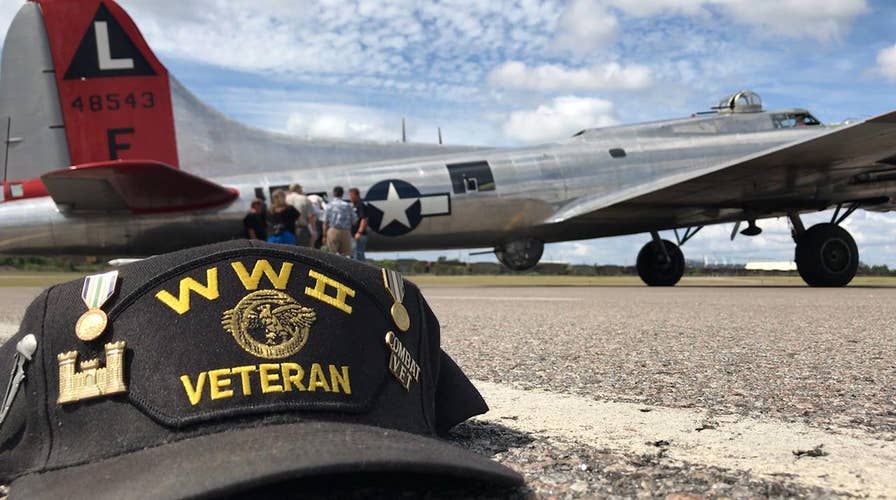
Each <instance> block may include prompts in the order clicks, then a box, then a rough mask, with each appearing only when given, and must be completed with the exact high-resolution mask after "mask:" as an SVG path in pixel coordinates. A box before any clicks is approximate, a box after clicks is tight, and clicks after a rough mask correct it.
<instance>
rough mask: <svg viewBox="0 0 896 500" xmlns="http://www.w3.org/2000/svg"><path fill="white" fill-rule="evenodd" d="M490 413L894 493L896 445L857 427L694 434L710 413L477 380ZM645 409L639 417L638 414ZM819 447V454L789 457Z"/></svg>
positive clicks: (629, 447) (733, 465) (857, 491)
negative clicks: (662, 441)
mask: <svg viewBox="0 0 896 500" xmlns="http://www.w3.org/2000/svg"><path fill="white" fill-rule="evenodd" d="M474 383H475V385H476V387H477V388H479V390H480V392H481V393H482V395H483V397H485V400H486V401H487V402H488V405H489V407H490V408H491V410H490V411H489V412H488V413H487V414H485V416H483V417H479V418H482V419H484V420H487V421H491V422H494V423H497V424H501V425H503V426H506V427H509V428H512V429H515V430H517V431H521V432H527V433H530V434H532V435H533V437H534V438H536V439H537V438H538V437H539V436H546V437H552V438H554V439H559V440H563V441H567V442H574V443H579V444H582V445H586V446H590V447H593V448H597V449H602V450H610V451H614V452H622V453H632V454H642V453H650V454H654V455H655V454H656V453H657V452H658V451H659V449H660V448H658V447H657V446H656V445H655V444H653V443H656V442H658V441H660V440H665V441H668V442H669V445H668V446H664V447H665V448H666V450H667V451H666V454H665V457H667V458H664V459H663V460H666V459H673V460H678V461H682V462H688V463H691V464H700V465H704V466H715V467H721V468H725V469H735V470H740V471H745V472H749V473H751V474H753V475H756V476H763V477H765V478H767V479H771V480H773V481H780V480H782V478H784V479H786V480H790V481H793V482H796V483H801V484H804V485H807V486H817V487H821V488H826V489H830V490H836V491H839V492H844V493H850V494H854V495H862V496H865V495H870V496H884V497H894V496H896V476H894V474H893V470H894V468H896V442H892V441H883V440H879V439H874V438H873V437H871V436H869V435H868V434H865V433H863V432H861V431H858V430H855V429H845V428H839V429H837V428H834V429H831V428H828V429H829V430H827V431H825V430H821V429H817V428H814V427H810V426H807V425H804V424H795V423H788V422H782V421H779V420H774V419H767V420H766V419H761V420H760V419H755V418H747V417H741V416H736V415H721V416H720V415H716V416H713V417H712V421H713V423H714V424H715V428H714V429H705V430H702V431H697V430H696V429H697V428H699V427H701V426H702V424H703V423H704V422H706V418H707V416H708V413H707V411H706V410H691V409H678V408H666V407H659V406H647V405H640V404H634V403H613V402H607V401H597V400H593V399H590V398H587V397H582V396H572V395H565V394H558V393H551V392H546V391H540V390H521V389H514V388H511V387H508V386H506V385H501V384H495V383H491V382H482V381H474ZM644 409H649V410H650V411H648V412H644V411H642V410H644ZM818 445H824V447H823V448H822V449H823V450H824V451H825V452H827V453H828V455H827V456H821V457H802V458H797V457H796V456H795V455H794V451H796V450H811V449H813V448H815V447H816V446H818Z"/></svg>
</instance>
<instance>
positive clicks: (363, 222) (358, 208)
mask: <svg viewBox="0 0 896 500" xmlns="http://www.w3.org/2000/svg"><path fill="white" fill-rule="evenodd" d="M348 198H349V200H351V202H352V208H353V209H354V210H355V216H356V218H357V219H358V222H356V223H355V224H352V236H353V237H354V239H355V245H354V246H355V252H354V258H355V260H357V261H360V262H364V261H365V260H367V259H366V258H365V256H364V250H365V249H366V248H367V210H366V209H365V208H364V202H363V201H361V191H359V190H358V188H351V189H349V190H348Z"/></svg>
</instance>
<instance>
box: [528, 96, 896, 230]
mask: <svg viewBox="0 0 896 500" xmlns="http://www.w3.org/2000/svg"><path fill="white" fill-rule="evenodd" d="M882 163H890V164H891V165H896V111H894V112H890V113H887V114H883V115H880V116H877V117H875V118H871V119H869V120H867V121H864V122H860V123H857V124H855V125H850V126H846V127H842V128H837V129H834V130H832V131H830V132H828V133H826V134H823V135H821V136H818V137H814V138H812V139H809V140H805V141H801V142H797V143H792V144H788V145H785V146H782V147H779V148H775V149H772V150H768V151H763V152H761V153H758V154H755V155H752V156H748V157H745V158H740V159H737V160H735V161H733V162H729V163H725V164H721V165H714V166H711V167H708V168H706V169H703V170H700V171H696V172H685V173H680V174H675V175H671V176H668V177H663V178H660V179H658V180H656V181H654V182H651V183H646V184H640V185H637V186H633V187H631V188H628V189H625V190H622V191H617V192H614V193H611V194H609V195H598V196H594V197H583V198H579V199H577V200H575V201H573V202H572V203H570V204H568V205H566V206H564V207H561V208H560V209H559V210H558V211H557V212H556V213H555V214H554V215H553V216H551V217H550V218H549V219H548V220H547V221H545V222H546V223H547V224H548V225H553V224H558V225H564V224H605V225H608V227H611V226H613V225H614V224H626V225H628V226H629V227H631V224H632V221H633V220H634V221H635V222H634V223H635V224H636V225H637V224H641V225H644V226H645V227H648V226H649V227H650V228H653V229H656V228H657V227H663V228H673V227H683V226H686V225H700V224H704V223H712V222H723V221H725V217H726V211H727V214H728V216H729V217H730V218H731V220H739V218H740V217H742V213H743V211H744V210H753V211H756V212H757V213H764V214H771V213H781V212H782V211H786V210H794V209H797V210H807V209H813V208H817V209H823V208H826V207H827V206H830V205H831V204H832V203H838V202H841V201H855V200H854V199H843V196H844V194H841V193H837V192H836V190H835V189H834V188H835V186H837V185H838V184H840V185H842V184H843V183H844V182H846V181H848V180H849V179H851V178H853V177H854V176H855V175H856V174H859V173H862V172H867V171H869V170H874V169H878V168H880V166H881V164H882ZM894 192H896V191H894ZM644 230H650V229H649V228H648V229H644ZM611 232H612V230H611ZM628 232H632V231H628ZM619 234H622V233H619Z"/></svg>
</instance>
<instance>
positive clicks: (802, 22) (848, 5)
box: [712, 0, 869, 40]
mask: <svg viewBox="0 0 896 500" xmlns="http://www.w3.org/2000/svg"><path fill="white" fill-rule="evenodd" d="M712 2H713V3H717V4H718V5H719V6H720V7H721V8H722V9H724V10H726V11H727V12H728V14H729V17H730V18H731V19H732V20H734V21H735V22H740V23H744V24H748V25H752V26H756V27H758V28H760V29H761V30H767V31H770V32H771V33H774V34H781V35H784V36H788V37H791V38H809V39H816V40H839V39H841V38H843V36H844V35H845V34H846V33H847V32H848V31H849V28H850V26H851V24H852V21H853V20H854V19H855V18H856V17H857V16H860V15H862V14H865V13H867V12H868V11H869V8H868V3H867V2H866V0H712Z"/></svg>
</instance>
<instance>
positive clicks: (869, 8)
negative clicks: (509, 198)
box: [0, 0, 896, 266]
mask: <svg viewBox="0 0 896 500" xmlns="http://www.w3.org/2000/svg"><path fill="white" fill-rule="evenodd" d="M2 3H3V5H2V6H0V30H3V31H5V27H6V26H7V25H8V23H9V22H10V20H11V19H12V16H13V15H14V13H15V11H16V9H17V8H18V5H20V3H19V2H16V1H11V0H7V1H5V2H2ZM120 3H121V5H122V6H123V7H124V8H125V9H126V10H127V11H128V12H129V13H130V14H131V15H132V17H133V18H134V19H135V21H136V22H137V24H138V26H140V27H141V29H142V30H143V33H144V35H145V36H146V38H147V40H148V41H149V43H150V45H151V46H152V47H153V48H154V49H155V50H156V52H157V54H158V55H159V57H160V58H161V59H162V61H163V62H164V63H165V64H166V65H167V66H168V68H169V69H170V70H171V72H172V73H173V74H175V75H176V76H177V77H178V78H179V79H180V80H181V81H183V82H184V83H185V84H186V85H187V86H188V87H189V88H190V89H191V90H192V91H194V92H195V93H196V94H198V95H199V96H200V97H201V98H203V99H204V100H206V101H207V102H208V103H210V104H211V105H213V106H215V107H216V108H218V109H220V110H221V111H223V112H224V113H226V114H228V115H229V116H231V117H233V118H236V119H239V120H243V121H246V122H248V123H250V124H253V125H256V126H259V127H263V128H267V129H272V130H277V131H284V132H289V133H293V134H299V135H304V136H328V137H357V138H363V139H374V140H394V139H397V138H398V137H399V134H400V119H401V117H403V116H404V117H407V119H408V131H409V136H410V138H411V139H412V140H416V141H422V142H434V141H435V140H436V127H439V126H441V127H442V130H443V134H444V137H445V140H446V141H448V142H450V143H466V144H491V145H522V144H529V143H538V142H546V141H552V140H557V139H561V138H564V137H567V136H569V135H570V134H572V133H574V132H576V131H577V130H579V129H581V128H584V127H590V126H600V125H608V124H613V123H627V122H637V121H644V120H654V119H662V118H672V117H678V116H685V115H688V114H690V113H692V112H695V111H701V110H706V109H708V108H709V107H710V106H712V105H714V104H715V103H716V102H717V101H718V100H719V99H720V98H721V97H722V96H724V95H726V94H728V93H731V92H733V91H736V90H739V89H751V90H754V91H756V92H758V93H759V94H760V95H762V96H763V98H764V100H765V104H766V107H772V108H773V107H806V108H809V109H810V110H812V111H813V112H814V113H815V114H816V115H817V116H818V117H819V118H821V119H822V120H823V121H825V122H838V121H841V120H844V119H847V118H861V117H868V116H871V115H874V114H878V113H882V112H885V111H888V110H892V109H896V99H893V95H894V91H896V34H894V32H893V27H894V26H896V2H886V1H865V0H573V1H568V2H567V1H539V0H505V1H495V0H491V1H485V0H465V1H442V2H426V3H424V2H418V1H413V0H376V1H367V0H339V1H335V0H327V1H320V2H310V1H309V2H293V1H291V0H267V1H249V0H231V1H228V2H220V1H215V0H192V1H189V2H184V1H182V0H120ZM825 217H826V215H825V214H821V215H819V216H817V217H816V218H814V219H812V220H821V219H824V218H825ZM827 217H829V215H828V216H827ZM761 225H762V226H763V227H765V229H766V231H765V233H764V234H763V235H761V236H759V237H755V238H744V237H738V238H737V239H736V240H735V241H734V242H730V241H729V239H728V235H729V233H730V231H731V227H730V225H728V226H718V227H712V228H707V229H705V230H704V232H702V233H701V234H700V236H698V237H697V238H695V239H694V240H692V241H691V242H689V243H688V245H687V246H686V247H685V248H684V251H685V255H686V256H687V257H688V258H697V259H701V258H704V257H706V258H709V259H715V260H735V261H745V260H772V259H774V260H785V259H789V258H791V257H792V253H793V248H792V246H793V245H792V242H791V241H790V238H789V234H788V229H787V224H786V222H784V221H768V222H766V223H765V224H761ZM847 227H848V228H849V230H850V231H852V232H853V234H854V236H855V237H856V239H857V241H858V242H859V245H860V249H861V251H862V260H863V261H865V262H868V263H884V264H889V265H890V266H896V257H894V255H896V252H894V250H896V243H894V237H896V215H890V214H871V213H862V212H860V213H858V214H856V215H855V216H854V217H853V218H851V219H850V220H849V221H848V224H847ZM646 239H647V237H646V236H645V235H640V236H632V237H623V238H612V239H603V240H595V241H588V242H576V243H565V244H555V245H549V247H548V248H547V251H546V256H545V259H547V260H564V261H573V262H585V263H592V262H598V263H620V264H631V263H633V262H634V258H635V255H636V253H637V250H638V249H639V248H640V246H641V245H642V244H643V243H644V242H645V241H646ZM439 254H445V255H449V256H452V257H457V256H460V257H464V258H465V255H466V252H461V253H458V252H456V251H455V252H435V253H427V254H425V255H426V256H427V257H433V256H436V255H439ZM408 255H409V254H403V256H408ZM488 258H489V257H481V259H488Z"/></svg>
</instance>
